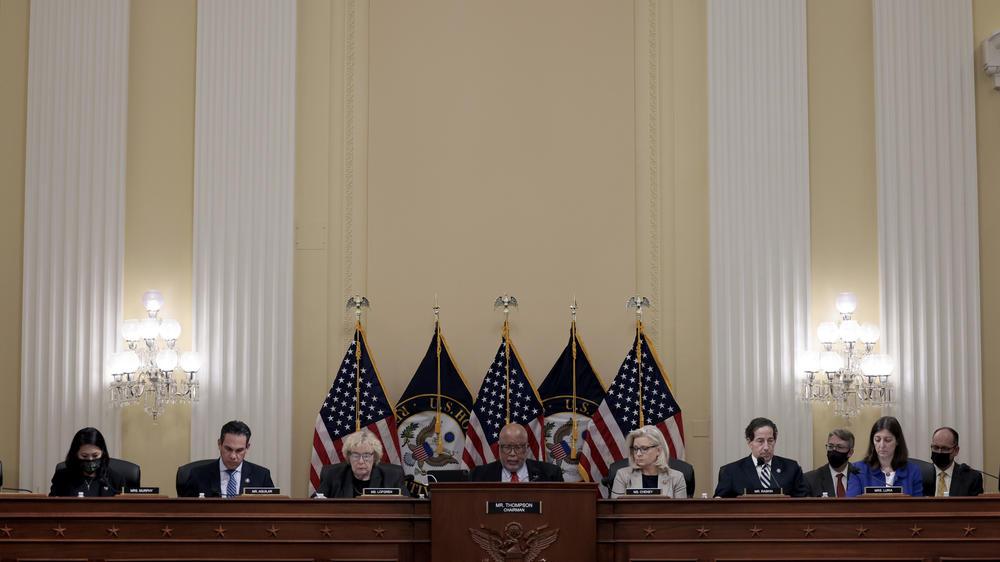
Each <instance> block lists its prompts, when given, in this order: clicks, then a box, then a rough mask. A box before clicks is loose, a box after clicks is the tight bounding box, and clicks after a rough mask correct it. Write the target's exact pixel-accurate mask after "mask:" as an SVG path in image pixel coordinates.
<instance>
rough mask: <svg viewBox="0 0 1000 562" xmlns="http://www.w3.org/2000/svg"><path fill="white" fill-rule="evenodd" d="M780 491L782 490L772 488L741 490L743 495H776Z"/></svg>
mask: <svg viewBox="0 0 1000 562" xmlns="http://www.w3.org/2000/svg"><path fill="white" fill-rule="evenodd" d="M781 493H782V490H775V489H774V488H752V489H745V490H743V495H744V496H776V495H778V494H781Z"/></svg>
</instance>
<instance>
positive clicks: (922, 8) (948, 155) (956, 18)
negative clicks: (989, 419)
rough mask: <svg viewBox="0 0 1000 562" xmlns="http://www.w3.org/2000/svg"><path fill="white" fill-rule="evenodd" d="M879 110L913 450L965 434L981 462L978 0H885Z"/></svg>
mask: <svg viewBox="0 0 1000 562" xmlns="http://www.w3.org/2000/svg"><path fill="white" fill-rule="evenodd" d="M874 26H875V32H874V36H875V93H876V100H875V114H876V127H877V129H876V131H877V132H876V149H877V163H878V200H879V212H878V225H879V272H880V275H879V290H880V292H881V302H882V310H881V313H880V319H881V324H882V326H883V330H884V336H883V340H882V349H884V350H885V351H886V352H887V353H889V354H890V355H892V356H893V357H894V358H896V359H897V360H898V364H897V367H898V369H897V371H896V372H895V373H893V381H894V382H895V383H896V385H897V388H898V404H897V406H896V407H895V408H894V409H893V411H892V412H891V413H892V414H893V415H896V416H897V417H898V418H899V420H900V422H901V423H902V425H903V430H904V434H905V435H906V437H907V441H908V443H907V445H908V446H909V449H910V454H911V455H912V456H915V457H917V458H923V459H927V458H928V457H929V456H930V451H929V449H928V447H929V444H930V435H931V432H932V431H933V430H934V429H935V428H936V427H938V426H941V425H948V426H952V427H954V428H955V429H956V430H958V432H959V434H960V435H961V447H962V452H961V457H962V459H961V460H963V461H964V462H967V463H969V464H971V465H972V466H974V467H978V468H982V462H983V453H982V443H983V431H982V402H981V394H982V393H981V388H982V385H981V376H982V364H981V340H980V317H979V211H978V199H977V198H978V185H977V178H976V128H975V124H976V121H975V99H974V94H973V80H974V76H973V72H974V68H973V64H974V60H975V48H976V46H975V45H973V42H972V4H971V2H970V1H969V0H898V1H896V0H893V1H887V0H876V1H875V3H874Z"/></svg>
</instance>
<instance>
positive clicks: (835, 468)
mask: <svg viewBox="0 0 1000 562" xmlns="http://www.w3.org/2000/svg"><path fill="white" fill-rule="evenodd" d="M853 454H854V434H853V433H851V432H850V431H847V430H846V429H834V430H833V431H831V432H830V435H828V436H827V438H826V460H827V461H828V462H827V463H826V464H824V465H823V466H821V467H819V468H817V469H816V470H810V471H809V472H807V473H806V475H805V479H806V485H807V486H809V495H811V496H815V497H817V498H818V497H822V496H823V492H826V495H827V497H831V498H843V497H847V483H848V482H849V481H850V480H851V478H852V477H854V478H857V476H855V474H857V473H858V469H857V467H855V466H854V465H852V464H851V462H850V460H851V455H853Z"/></svg>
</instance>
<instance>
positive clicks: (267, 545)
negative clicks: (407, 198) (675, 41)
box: [0, 495, 1000, 562]
mask: <svg viewBox="0 0 1000 562" xmlns="http://www.w3.org/2000/svg"><path fill="white" fill-rule="evenodd" d="M595 503H596V506H595V507H596V524H597V540H596V544H595V550H596V552H597V559H598V560H616V561H624V560H631V559H642V560H716V559H720V560H721V559H740V560H759V559H813V560H818V559H828V560H829V559H841V560H844V559H870V560H874V559H882V560H885V559H893V560H962V559H964V560H989V559H998V558H1000V496H998V495H992V496H981V497H979V498H908V497H891V498H886V497H881V498H854V499H842V500H837V499H791V498H738V499H680V500H663V499H645V498H643V499H626V500H617V501H612V500H596V499H595ZM431 526H432V521H431V501H430V500H419V499H357V500H336V499H327V500H309V499H280V498H239V499H231V500H222V499H195V498H190V499H188V498H182V499H178V498H143V497H130V498H48V497H43V496H23V495H5V496H0V560H2V561H3V562H6V561H8V560H18V559H26V558H33V559H46V560H52V559H56V558H57V559H60V560H71V559H76V560H84V559H90V560H133V561H135V560H166V559H171V560H177V559H189V560H192V559H198V560H236V559H240V560H361V559H363V560H430V559H431V555H430V553H431V544H430V543H431V536H432V534H431Z"/></svg>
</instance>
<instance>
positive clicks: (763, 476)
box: [757, 459, 771, 488]
mask: <svg viewBox="0 0 1000 562" xmlns="http://www.w3.org/2000/svg"><path fill="white" fill-rule="evenodd" d="M757 463H758V464H760V483H761V485H763V486H764V487H765V488H770V487H771V468H770V467H768V466H767V463H766V462H764V459H757Z"/></svg>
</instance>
